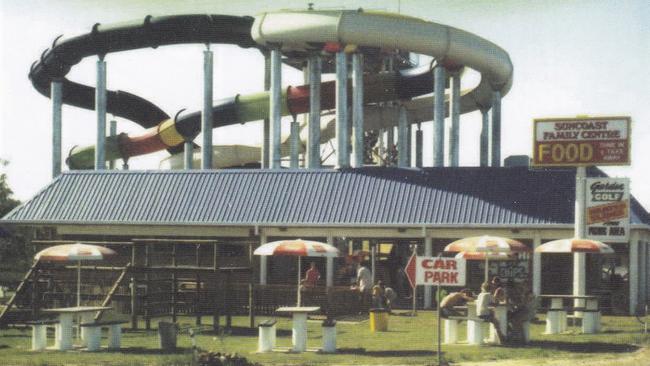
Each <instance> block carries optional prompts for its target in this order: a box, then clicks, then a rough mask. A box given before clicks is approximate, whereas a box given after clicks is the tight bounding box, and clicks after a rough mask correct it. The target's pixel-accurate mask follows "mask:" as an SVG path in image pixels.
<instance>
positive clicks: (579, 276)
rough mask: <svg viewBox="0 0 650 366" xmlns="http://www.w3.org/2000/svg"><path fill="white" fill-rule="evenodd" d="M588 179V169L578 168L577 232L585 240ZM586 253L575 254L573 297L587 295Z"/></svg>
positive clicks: (578, 301)
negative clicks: (586, 185) (586, 184)
mask: <svg viewBox="0 0 650 366" xmlns="http://www.w3.org/2000/svg"><path fill="white" fill-rule="evenodd" d="M586 177H587V168H585V167H584V166H580V167H577V168H576V200H575V214H574V218H575V226H574V228H575V230H574V231H575V232H574V236H575V237H576V238H584V237H585V236H584V235H585V218H584V212H585V201H586V196H585V182H586ZM586 263H587V260H586V255H585V253H574V254H573V295H575V296H584V295H585V289H586V287H585V285H586V282H585V267H586ZM581 302H582V300H579V299H576V300H575V306H577V307H579V306H580V304H581Z"/></svg>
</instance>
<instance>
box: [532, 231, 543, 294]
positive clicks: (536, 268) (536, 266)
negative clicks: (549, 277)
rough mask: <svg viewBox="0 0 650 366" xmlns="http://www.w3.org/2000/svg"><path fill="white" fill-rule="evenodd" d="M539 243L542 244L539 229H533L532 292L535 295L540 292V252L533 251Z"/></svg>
mask: <svg viewBox="0 0 650 366" xmlns="http://www.w3.org/2000/svg"><path fill="white" fill-rule="evenodd" d="M540 245H542V236H541V234H540V232H539V231H535V236H534V237H533V294H535V296H539V295H541V294H542V254H541V253H536V252H534V250H535V249H537V247H538V246H540Z"/></svg>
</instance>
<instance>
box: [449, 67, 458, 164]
mask: <svg viewBox="0 0 650 366" xmlns="http://www.w3.org/2000/svg"><path fill="white" fill-rule="evenodd" d="M449 116H450V117H451V128H450V130H449V166H455V167H457V166H458V160H459V157H458V154H459V150H460V149H459V144H460V71H454V72H452V73H451V99H450V100H449Z"/></svg>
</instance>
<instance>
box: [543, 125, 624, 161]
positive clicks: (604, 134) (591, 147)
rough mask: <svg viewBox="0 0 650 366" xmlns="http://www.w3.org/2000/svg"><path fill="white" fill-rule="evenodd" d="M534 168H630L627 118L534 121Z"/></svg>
mask: <svg viewBox="0 0 650 366" xmlns="http://www.w3.org/2000/svg"><path fill="white" fill-rule="evenodd" d="M533 140H534V141H533V165H537V166H587V165H630V117H592V118H587V117H585V118H564V119H562V118H549V119H536V120H534V139H533Z"/></svg>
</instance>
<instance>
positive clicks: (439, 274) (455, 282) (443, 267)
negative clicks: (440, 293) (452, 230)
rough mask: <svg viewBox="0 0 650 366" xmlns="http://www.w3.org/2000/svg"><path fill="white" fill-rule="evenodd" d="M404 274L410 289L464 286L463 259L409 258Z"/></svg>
mask: <svg viewBox="0 0 650 366" xmlns="http://www.w3.org/2000/svg"><path fill="white" fill-rule="evenodd" d="M405 272H406V276H407V277H408V280H409V283H410V284H411V287H415V286H416V285H425V286H437V285H440V286H465V259H462V258H445V257H416V256H411V259H409V261H408V263H407V264H406V269H405Z"/></svg>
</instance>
